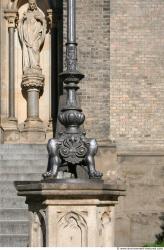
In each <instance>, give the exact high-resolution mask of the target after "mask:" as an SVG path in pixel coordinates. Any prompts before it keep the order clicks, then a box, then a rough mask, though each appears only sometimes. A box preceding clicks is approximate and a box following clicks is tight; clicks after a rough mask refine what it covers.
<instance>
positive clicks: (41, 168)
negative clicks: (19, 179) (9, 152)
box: [0, 164, 47, 175]
mask: <svg viewBox="0 0 164 250" xmlns="http://www.w3.org/2000/svg"><path fill="white" fill-rule="evenodd" d="M46 169H47V164H45V165H38V166H37V165H35V166H33V165H32V164H31V165H29V166H26V165H22V166H19V165H17V166H16V167H9V166H7V167H4V168H2V167H1V168H0V175H1V174H5V173H6V174H8V173H10V174H16V173H17V174H24V175H26V174H30V173H35V174H42V173H44V172H45V171H46Z"/></svg>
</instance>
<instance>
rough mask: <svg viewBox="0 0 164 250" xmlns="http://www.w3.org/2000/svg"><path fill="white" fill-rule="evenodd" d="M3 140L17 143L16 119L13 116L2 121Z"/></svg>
mask: <svg viewBox="0 0 164 250" xmlns="http://www.w3.org/2000/svg"><path fill="white" fill-rule="evenodd" d="M3 129H4V142H5V143H17V142H19V136H20V134H19V129H18V121H17V119H16V118H15V117H9V118H7V119H6V120H4V121H3Z"/></svg>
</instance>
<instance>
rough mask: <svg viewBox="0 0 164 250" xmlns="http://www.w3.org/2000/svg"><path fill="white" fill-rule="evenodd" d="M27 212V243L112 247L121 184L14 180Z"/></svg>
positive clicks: (48, 245)
mask: <svg viewBox="0 0 164 250" xmlns="http://www.w3.org/2000/svg"><path fill="white" fill-rule="evenodd" d="M15 185H16V188H17V190H18V195H19V196H26V203H27V204H28V207H29V213H30V231H29V232H30V242H29V246H30V247H43V246H46V247H112V246H114V221H115V218H114V210H115V205H116V204H117V201H118V197H119V196H122V195H125V190H124V188H123V187H122V186H118V185H110V184H104V183H103V182H101V181H99V182H98V181H90V180H86V181H85V180H79V179H77V180H73V179H72V180H71V179H67V180H64V179H63V180H55V181H54V182H53V181H49V182H16V183H15Z"/></svg>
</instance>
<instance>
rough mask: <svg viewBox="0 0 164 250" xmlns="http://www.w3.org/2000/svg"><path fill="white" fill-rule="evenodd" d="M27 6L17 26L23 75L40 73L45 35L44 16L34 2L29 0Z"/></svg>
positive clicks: (34, 0)
mask: <svg viewBox="0 0 164 250" xmlns="http://www.w3.org/2000/svg"><path fill="white" fill-rule="evenodd" d="M28 4H29V6H28V9H27V11H26V12H24V14H23V17H22V19H21V20H20V22H19V25H18V32H19V37H20V41H21V44H22V50H23V73H24V74H26V73H32V72H35V71H36V72H38V71H41V68H40V50H41V46H42V44H43V42H44V39H45V35H46V20H45V16H44V14H43V13H42V12H41V11H40V10H39V8H38V7H37V3H36V0H29V1H28Z"/></svg>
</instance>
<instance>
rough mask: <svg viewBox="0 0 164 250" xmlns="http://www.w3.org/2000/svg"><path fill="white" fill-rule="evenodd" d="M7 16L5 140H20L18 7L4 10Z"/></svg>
mask: <svg viewBox="0 0 164 250" xmlns="http://www.w3.org/2000/svg"><path fill="white" fill-rule="evenodd" d="M4 13H5V15H4V16H5V18H6V19H7V21H8V34H9V40H8V41H9V67H8V70H9V71H8V72H9V85H8V89H9V95H8V121H7V124H5V141H8V140H9V141H12V140H13V141H17V140H18V124H17V119H16V117H15V37H14V36H15V28H16V21H17V19H18V11H17V10H16V9H7V10H5V11H4Z"/></svg>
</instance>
